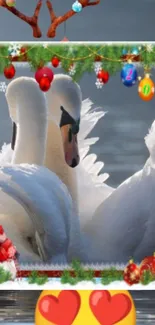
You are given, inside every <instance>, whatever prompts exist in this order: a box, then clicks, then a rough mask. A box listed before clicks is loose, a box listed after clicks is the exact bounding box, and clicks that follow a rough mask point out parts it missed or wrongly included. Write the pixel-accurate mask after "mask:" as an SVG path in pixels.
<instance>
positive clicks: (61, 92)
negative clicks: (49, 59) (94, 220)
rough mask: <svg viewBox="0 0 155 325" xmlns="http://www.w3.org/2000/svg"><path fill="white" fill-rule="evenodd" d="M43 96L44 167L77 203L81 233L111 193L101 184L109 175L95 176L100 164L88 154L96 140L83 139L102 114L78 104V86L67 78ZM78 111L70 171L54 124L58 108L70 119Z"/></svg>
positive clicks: (86, 102)
mask: <svg viewBox="0 0 155 325" xmlns="http://www.w3.org/2000/svg"><path fill="white" fill-rule="evenodd" d="M46 96H47V102H48V109H49V123H48V136H47V147H46V156H45V166H46V167H48V168H49V169H50V170H52V171H54V172H55V173H56V174H57V175H58V176H59V177H60V178H61V180H62V181H63V182H64V183H65V184H66V186H67V187H68V189H69V191H70V193H71V195H72V198H73V200H74V202H76V203H77V208H78V214H79V217H80V225H81V227H82V229H83V228H84V226H85V224H86V223H87V222H88V221H89V220H90V219H91V217H92V216H93V213H94V212H95V210H96V208H97V207H98V206H99V205H100V204H101V202H103V201H104V200H105V199H106V198H107V197H108V196H109V195H110V194H111V193H112V192H113V190H114V189H113V188H111V187H110V186H108V185H107V184H105V183H104V182H105V181H106V180H107V179H108V177H109V175H108V174H107V173H103V174H101V175H99V173H100V171H101V170H102V168H103V166H104V163H103V162H100V161H97V162H96V160H97V155H96V154H93V153H92V154H88V153H89V151H90V147H91V146H92V145H93V144H95V143H96V142H97V141H98V140H99V138H98V137H96V138H92V137H91V138H87V137H88V135H89V134H90V132H91V131H92V129H93V128H94V127H95V125H96V123H97V122H98V121H99V120H100V119H101V118H102V117H103V116H104V115H105V113H104V112H103V110H101V109H98V108H96V109H92V105H93V103H92V102H91V101H90V100H89V99H86V100H84V101H83V102H82V92H81V88H80V86H79V85H78V84H77V83H76V82H74V81H73V79H72V78H71V77H70V76H68V75H64V74H57V75H55V76H54V80H53V82H52V84H51V88H50V89H49V91H48V92H47V94H46ZM79 107H81V121H80V130H79V134H78V144H79V152H80V163H79V165H78V166H77V167H76V168H75V169H73V168H70V167H69V166H68V164H66V161H65V157H64V150H63V147H62V141H61V134H60V130H59V127H58V126H57V124H56V123H55V121H56V120H57V119H58V118H59V114H60V113H61V110H60V108H62V109H63V112H65V111H67V112H70V113H71V115H72V114H73V112H74V111H76V110H77V109H78V108H79ZM50 117H51V118H50ZM64 118H65V120H66V123H67V130H68V125H69V124H70V117H69V116H68V115H67V114H65V113H64ZM51 152H52V154H51Z"/></svg>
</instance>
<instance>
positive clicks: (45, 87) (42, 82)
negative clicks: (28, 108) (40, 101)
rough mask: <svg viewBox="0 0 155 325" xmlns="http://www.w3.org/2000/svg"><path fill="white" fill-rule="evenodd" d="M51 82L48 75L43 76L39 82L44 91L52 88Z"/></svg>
mask: <svg viewBox="0 0 155 325" xmlns="http://www.w3.org/2000/svg"><path fill="white" fill-rule="evenodd" d="M50 86H51V82H50V80H49V79H48V77H42V78H41V79H40V82H39V87H40V89H41V90H42V91H45V92H46V91H48V90H49V89H50Z"/></svg>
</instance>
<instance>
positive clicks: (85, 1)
mask: <svg viewBox="0 0 155 325" xmlns="http://www.w3.org/2000/svg"><path fill="white" fill-rule="evenodd" d="M79 3H81V5H82V8H85V7H88V6H96V5H98V4H99V3H100V0H96V1H93V2H91V1H90V0H79ZM46 5H47V8H48V10H49V14H50V17H51V25H50V27H49V29H48V32H47V37H49V38H54V37H55V35H56V29H57V27H58V26H59V25H60V24H62V23H63V22H64V21H66V20H68V19H69V18H71V17H72V16H74V15H76V14H77V13H76V12H75V11H73V10H72V9H71V10H69V11H68V12H66V13H65V14H64V15H63V16H58V17H57V16H56V14H55V12H54V9H53V6H52V3H51V1H50V0H47V1H46Z"/></svg>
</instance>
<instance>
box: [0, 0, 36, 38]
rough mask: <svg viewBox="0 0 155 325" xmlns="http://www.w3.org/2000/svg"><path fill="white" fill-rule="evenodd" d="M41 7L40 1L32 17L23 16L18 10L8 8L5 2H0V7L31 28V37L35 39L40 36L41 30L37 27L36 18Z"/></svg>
mask: <svg viewBox="0 0 155 325" xmlns="http://www.w3.org/2000/svg"><path fill="white" fill-rule="evenodd" d="M41 6H42V0H39V1H38V3H37V5H36V8H35V10H34V14H33V16H32V17H29V16H26V15H24V14H23V13H22V12H20V11H19V10H18V9H16V8H15V7H9V6H8V5H7V4H6V0H0V7H3V8H5V9H7V10H8V11H10V12H11V13H12V14H13V15H15V16H17V17H18V18H19V19H21V20H23V21H25V22H26V23H27V24H29V25H30V26H31V27H32V30H33V37H35V38H40V37H41V36H42V33H41V30H40V28H39V26H38V17H39V13H40V9H41Z"/></svg>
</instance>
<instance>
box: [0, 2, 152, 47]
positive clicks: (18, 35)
mask: <svg viewBox="0 0 155 325" xmlns="http://www.w3.org/2000/svg"><path fill="white" fill-rule="evenodd" d="M73 2H74V0H65V1H61V0H53V1H52V4H53V7H54V8H55V11H56V14H57V15H62V14H64V13H65V12H66V11H68V10H69V9H70V8H71V6H72V4H73ZM36 3H37V0H16V4H17V6H16V7H17V8H18V9H19V10H21V11H22V12H23V13H24V14H27V15H32V12H33V11H34V8H35V5H36ZM39 25H40V27H41V29H42V32H43V37H42V38H41V39H40V40H41V41H47V40H48V41H50V40H51V41H53V40H54V41H60V40H61V39H62V38H63V36H64V26H63V25H60V26H59V27H58V29H57V36H56V37H55V38H54V39H48V38H47V37H46V33H47V30H48V27H49V25H50V17H49V13H48V10H47V7H46V1H45V0H43V7H42V10H41V13H40V19H39ZM66 36H67V37H68V39H69V40H70V41H155V0H130V1H129V0H101V3H100V4H99V5H97V6H92V7H88V8H85V9H83V10H82V12H81V13H79V14H77V15H76V16H74V17H72V18H70V19H69V20H68V21H67V33H66ZM32 40H34V39H33V36H32V31H31V28H30V27H29V25H27V24H26V23H25V22H23V21H21V20H20V19H19V18H17V17H15V16H14V15H13V14H11V13H9V12H8V11H7V10H6V9H4V8H2V7H0V41H32Z"/></svg>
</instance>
